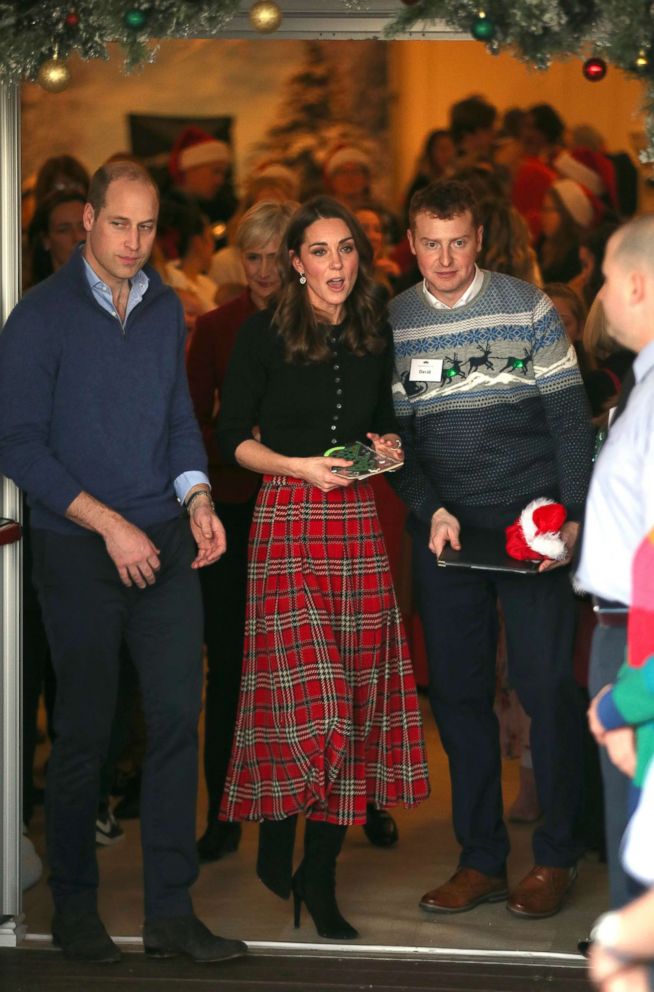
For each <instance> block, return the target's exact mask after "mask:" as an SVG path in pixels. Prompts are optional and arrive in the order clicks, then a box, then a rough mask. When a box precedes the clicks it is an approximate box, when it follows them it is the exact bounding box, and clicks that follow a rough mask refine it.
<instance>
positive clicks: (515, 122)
mask: <svg viewBox="0 0 654 992" xmlns="http://www.w3.org/2000/svg"><path fill="white" fill-rule="evenodd" d="M524 119H525V111H524V110H523V109H522V108H521V107H509V109H508V110H505V111H504V113H503V115H502V130H501V132H500V136H501V137H503V138H519V137H520V132H521V131H522V124H523V121H524Z"/></svg>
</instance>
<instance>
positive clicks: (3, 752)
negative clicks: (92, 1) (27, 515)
mask: <svg viewBox="0 0 654 992" xmlns="http://www.w3.org/2000/svg"><path fill="white" fill-rule="evenodd" d="M20 187H21V184H20V90H19V87H18V86H14V85H11V86H10V85H4V84H2V83H0V308H1V309H0V318H1V321H2V324H4V322H5V320H6V319H7V317H8V315H9V313H10V312H11V310H12V308H13V307H14V306H15V304H16V303H17V302H18V297H19V294H20V275H21V250H20V245H21V209H20V206H21V204H20ZM0 501H1V502H0V515H2V516H3V517H11V518H12V519H13V520H20V513H21V507H20V493H19V491H18V489H17V488H16V486H15V485H14V484H13V483H12V482H10V481H9V479H4V478H2V477H0ZM21 567H22V562H21V546H20V542H18V543H14V544H8V545H5V546H4V547H2V548H1V549H0V595H1V597H2V600H1V607H0V608H1V610H2V614H1V617H0V620H1V628H0V663H1V666H2V667H1V680H2V689H1V697H0V946H9V945H14V944H16V943H17V942H18V941H19V940H20V939H21V938H22V936H23V935H24V928H23V926H22V923H21V908H22V892H21V884H20V836H21V805H22V797H21V773H20V767H21V763H20V757H21V741H22V719H21V715H22V694H21V658H22V637H21V625H20V609H21Z"/></svg>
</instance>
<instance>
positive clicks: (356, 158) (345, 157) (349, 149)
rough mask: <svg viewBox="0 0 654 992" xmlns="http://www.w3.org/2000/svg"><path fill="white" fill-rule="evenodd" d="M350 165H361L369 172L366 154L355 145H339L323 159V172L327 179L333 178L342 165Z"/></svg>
mask: <svg viewBox="0 0 654 992" xmlns="http://www.w3.org/2000/svg"><path fill="white" fill-rule="evenodd" d="M350 163H355V164H356V165H362V166H363V167H364V169H366V170H367V171H368V172H370V171H371V165H370V159H369V158H368V156H367V155H366V153H365V152H364V151H362V150H361V149H360V148H357V146H356V145H339V146H338V147H337V148H335V149H334V150H333V152H331V154H330V155H328V156H327V158H326V159H325V164H324V166H323V170H324V173H325V175H326V176H327V178H329V177H330V176H333V175H334V173H335V172H336V171H337V170H338V169H340V168H342V167H343V166H344V165H350Z"/></svg>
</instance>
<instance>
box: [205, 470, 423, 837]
mask: <svg viewBox="0 0 654 992" xmlns="http://www.w3.org/2000/svg"><path fill="white" fill-rule="evenodd" d="M249 557H250V563H249V579H248V612H247V619H246V630H245V656H244V670H243V677H242V681H241V694H240V703H239V713H238V718H237V724H236V731H235V736H234V745H233V749H232V756H231V761H230V767H229V771H228V775H227V783H226V786H225V793H224V797H223V804H222V809H221V814H220V815H221V817H222V818H224V819H228V820H262V819H270V820H279V819H283V818H285V817H287V816H290V815H292V814H294V813H304V814H305V815H309V816H311V817H312V818H313V819H316V820H328V821H329V822H331V823H339V824H352V823H363V822H365V819H366V802H367V801H369V800H370V801H373V802H375V803H377V804H378V805H379V806H383V807H388V806H396V805H399V804H403V805H405V806H413V805H415V804H416V803H419V802H421V801H422V800H423V799H426V798H427V796H428V795H429V781H428V773H427V763H426V759H425V749H424V742H423V736H422V724H421V719H420V712H419V709H418V700H417V696H416V689H415V682H414V677H413V672H412V668H411V662H410V660H409V655H408V650H407V646H406V640H405V636H404V630H403V628H402V621H401V618H400V613H399V610H398V607H397V603H396V600H395V592H394V589H393V585H392V580H391V575H390V570H389V565H388V559H387V557H386V550H385V547H384V541H383V537H382V534H381V529H380V526H379V521H378V518H377V512H376V509H375V503H374V497H373V494H372V490H371V487H370V486H369V485H368V483H367V482H356V483H354V484H353V485H352V486H348V487H346V488H338V489H334V490H332V491H331V492H329V493H323V492H321V491H320V490H319V489H318V488H316V487H315V486H311V485H308V484H306V483H304V482H302V481H301V480H298V479H285V478H280V477H271V476H265V477H264V482H263V486H262V488H261V491H260V493H259V498H258V500H257V505H256V509H255V513H254V519H253V522H252V530H251V532H250V549H249Z"/></svg>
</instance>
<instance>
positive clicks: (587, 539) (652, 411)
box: [577, 341, 654, 606]
mask: <svg viewBox="0 0 654 992" xmlns="http://www.w3.org/2000/svg"><path fill="white" fill-rule="evenodd" d="M634 377H635V380H636V385H635V386H634V388H633V389H632V391H631V394H630V396H629V401H628V403H627V406H626V409H625V411H624V413H623V414H622V416H621V417H620V418H619V419H618V420H617V421H616V422H615V424H614V425H613V426H612V427H611V429H610V430H609V433H608V437H607V439H606V441H605V442H604V446H603V448H602V450H601V452H600V455H599V458H598V459H597V463H596V465H595V471H594V472H593V478H592V480H591V484H590V490H589V493H588V502H587V504H586V516H585V521H584V535H583V544H582V549H581V560H580V562H579V569H578V571H577V579H578V581H579V583H580V584H581V586H582V588H583V589H585V590H586V591H587V592H591V593H594V595H596V596H601V597H602V598H603V599H610V600H617V601H618V602H620V603H625V604H626V605H627V606H629V605H630V604H631V564H632V561H633V557H634V554H635V553H636V549H637V547H638V545H639V544H640V542H641V541H642V539H643V538H644V537H645V534H646V533H647V532H648V531H649V530H651V528H652V527H654V341H651V342H650V343H649V344H648V345H647V346H646V347H645V348H643V350H642V351H641V352H640V353H639V354H638V355H637V356H636V359H635V361H634Z"/></svg>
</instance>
